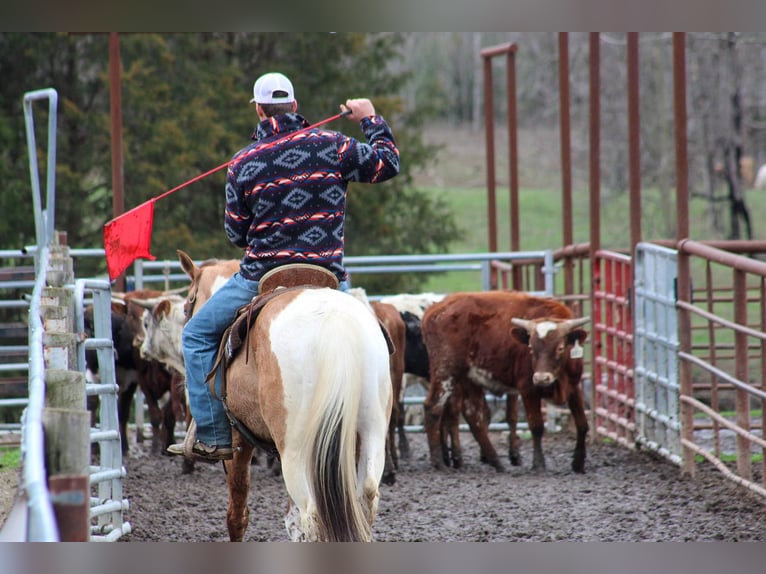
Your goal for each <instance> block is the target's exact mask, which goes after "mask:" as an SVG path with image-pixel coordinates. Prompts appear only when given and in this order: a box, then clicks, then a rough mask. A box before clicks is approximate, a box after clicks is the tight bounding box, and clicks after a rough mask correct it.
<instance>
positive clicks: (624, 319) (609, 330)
mask: <svg viewBox="0 0 766 574" xmlns="http://www.w3.org/2000/svg"><path fill="white" fill-rule="evenodd" d="M631 264H632V262H631V258H630V257H629V256H627V255H624V254H622V253H616V252H613V251H604V250H599V251H597V252H596V255H595V260H594V261H593V336H592V337H593V338H592V346H593V386H592V390H591V397H592V405H593V409H592V411H593V419H594V427H595V432H596V434H598V435H602V436H606V437H608V438H610V439H612V440H614V441H616V442H618V443H619V444H621V445H623V446H627V447H629V448H634V447H635V431H636V425H635V417H634V409H635V391H634V386H633V310H632V305H631V291H632V286H633V280H632V270H631Z"/></svg>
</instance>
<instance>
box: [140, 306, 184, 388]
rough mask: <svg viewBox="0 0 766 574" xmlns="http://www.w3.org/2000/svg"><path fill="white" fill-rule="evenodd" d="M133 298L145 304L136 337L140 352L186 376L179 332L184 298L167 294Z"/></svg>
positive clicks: (182, 323) (143, 355) (181, 328)
mask: <svg viewBox="0 0 766 574" xmlns="http://www.w3.org/2000/svg"><path fill="white" fill-rule="evenodd" d="M133 302H134V303H135V304H136V305H139V306H141V307H143V308H144V314H143V318H142V319H143V320H142V327H143V333H142V334H141V336H138V337H137V339H136V342H137V343H139V342H140V347H139V350H140V351H141V356H142V357H144V358H146V359H154V360H155V361H159V362H160V363H162V364H163V365H165V366H166V367H168V368H170V369H173V370H174V371H176V372H178V373H180V374H181V375H183V376H184V377H185V376H186V369H185V368H184V358H183V353H182V350H181V332H182V331H183V327H184V323H185V322H186V317H185V316H184V303H185V302H186V299H185V298H183V297H179V296H177V295H169V296H167V297H157V298H154V299H143V300H141V299H134V300H133Z"/></svg>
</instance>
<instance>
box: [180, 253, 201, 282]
mask: <svg viewBox="0 0 766 574" xmlns="http://www.w3.org/2000/svg"><path fill="white" fill-rule="evenodd" d="M176 253H177V254H178V260H179V261H180V262H181V269H183V270H184V273H186V274H187V275H188V276H189V279H191V280H194V278H195V277H196V276H197V266H196V265H195V264H194V261H193V260H192V258H191V257H189V255H188V254H187V253H186V252H184V251H181V250H180V249H177V250H176Z"/></svg>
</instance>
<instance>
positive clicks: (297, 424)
mask: <svg viewBox="0 0 766 574" xmlns="http://www.w3.org/2000/svg"><path fill="white" fill-rule="evenodd" d="M248 344H249V349H248V350H249V353H240V354H239V355H238V356H237V357H236V358H235V359H234V361H233V362H232V363H231V365H230V366H229V369H228V383H227V384H228V392H227V397H228V404H229V409H230V410H231V412H232V414H233V415H234V416H235V417H237V418H238V419H239V420H241V421H242V422H243V423H244V424H245V425H246V426H247V427H248V428H249V429H251V430H252V431H253V432H254V433H256V434H257V435H258V436H262V437H264V438H265V437H266V435H268V436H269V438H271V440H273V442H274V443H275V444H276V446H277V449H278V450H279V452H280V456H281V460H282V472H283V476H284V479H285V484H286V485H287V489H288V492H289V493H290V496H291V498H292V499H293V501H294V502H295V504H296V505H297V507H298V508H299V509H300V514H301V516H300V523H301V524H300V530H302V531H303V535H304V536H305V537H306V538H308V539H314V538H316V539H320V540H369V539H370V538H371V523H372V519H373V517H374V515H375V512H376V508H377V500H378V482H379V480H380V476H381V474H382V471H383V463H384V455H385V436H386V429H387V424H388V418H389V416H390V409H391V402H392V397H391V382H390V376H389V364H388V360H389V356H388V348H387V345H386V341H385V338H384V336H383V333H382V331H381V329H380V326H379V324H378V321H377V319H376V318H375V317H374V315H372V314H371V313H370V312H369V310H368V309H367V308H366V307H365V306H364V305H363V304H361V303H360V302H359V301H357V300H356V299H354V298H353V297H351V296H349V295H347V294H345V293H342V292H339V291H335V290H332V289H299V290H293V291H291V292H289V293H285V294H284V295H281V296H279V297H276V298H274V299H273V300H271V301H269V302H268V303H266V305H264V307H263V309H262V310H261V311H260V315H259V316H258V319H257V320H256V321H255V323H254V324H253V326H252V327H251V332H250V333H249V343H248ZM248 355H249V358H248ZM357 439H358V440H357ZM357 445H359V452H357ZM357 458H358V459H359V467H357V462H356V461H357ZM357 480H359V481H360V482H359V483H357ZM360 501H361V502H360Z"/></svg>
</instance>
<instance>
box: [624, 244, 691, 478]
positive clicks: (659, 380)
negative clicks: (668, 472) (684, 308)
mask: <svg viewBox="0 0 766 574" xmlns="http://www.w3.org/2000/svg"><path fill="white" fill-rule="evenodd" d="M677 277H678V252H677V251H675V250H674V249H668V248H666V247H661V246H658V245H652V244H649V243H639V244H638V245H637V247H636V265H635V283H634V285H635V309H636V311H635V314H634V316H635V326H634V345H635V361H636V362H635V364H636V368H635V384H636V419H637V420H636V426H637V434H638V436H637V438H636V440H637V441H638V443H639V444H641V445H642V446H644V447H647V448H650V449H652V450H654V451H657V452H658V453H660V454H661V455H662V456H664V457H666V458H668V459H670V460H671V461H673V462H674V463H676V464H681V421H680V418H679V391H680V386H679V380H678V348H679V345H678V316H677V311H676V283H677Z"/></svg>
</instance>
